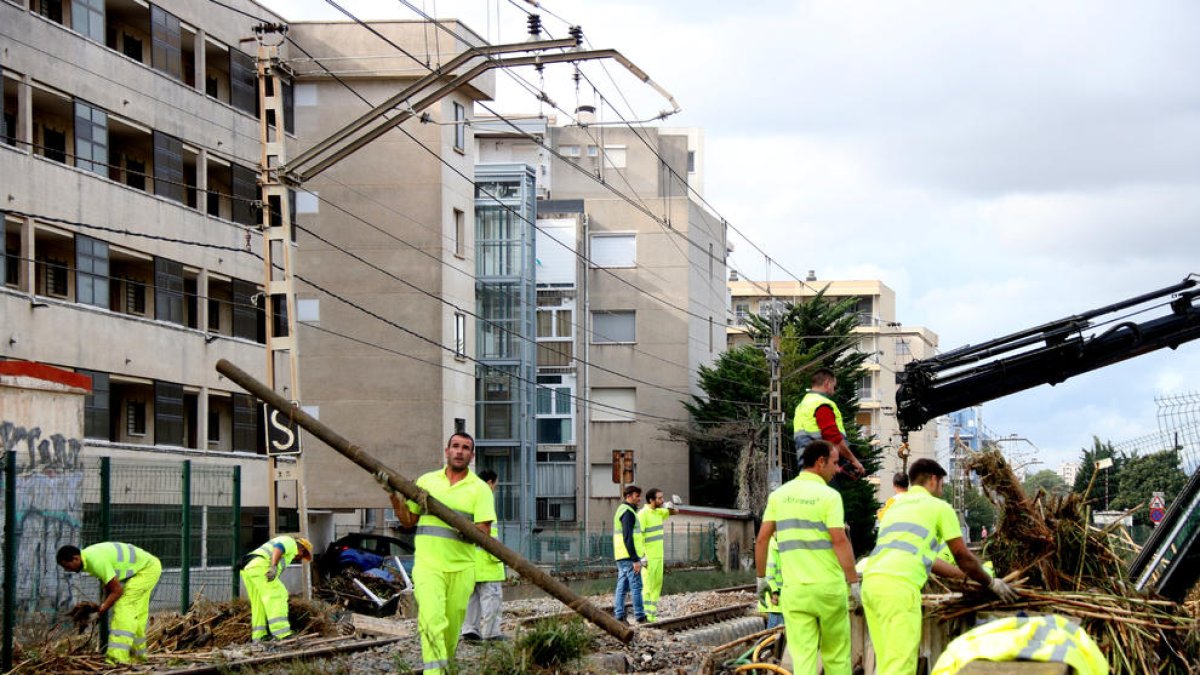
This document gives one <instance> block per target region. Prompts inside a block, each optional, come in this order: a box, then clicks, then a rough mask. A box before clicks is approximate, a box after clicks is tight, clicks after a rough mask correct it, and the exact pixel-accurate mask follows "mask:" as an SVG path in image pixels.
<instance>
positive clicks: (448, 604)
mask: <svg viewBox="0 0 1200 675" xmlns="http://www.w3.org/2000/svg"><path fill="white" fill-rule="evenodd" d="M412 581H413V599H414V600H416V601H417V629H418V630H419V631H421V661H422V664H421V670H422V672H424V673H425V675H441V673H443V672H444V671H445V669H446V667H447V666H448V665H449V663H450V661H452V660H453V659H454V653H455V651H457V650H458V633H459V631H460V630H461V629H462V624H463V617H465V616H466V614H467V603H468V602H470V600H471V592H472V591H473V590H475V567H474V566H472V567H468V568H466V569H464V570H462V571H459V572H447V571H445V570H441V569H437V568H436V567H430V566H428V565H422V564H421V563H420V561H417V564H416V566H414V567H413V573H412Z"/></svg>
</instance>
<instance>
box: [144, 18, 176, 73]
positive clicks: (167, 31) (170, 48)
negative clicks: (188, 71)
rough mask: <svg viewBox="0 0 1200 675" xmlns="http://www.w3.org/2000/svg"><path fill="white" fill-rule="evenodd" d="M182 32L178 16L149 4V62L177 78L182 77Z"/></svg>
mask: <svg viewBox="0 0 1200 675" xmlns="http://www.w3.org/2000/svg"><path fill="white" fill-rule="evenodd" d="M182 47H183V32H182V31H181V30H180V27H179V17H177V16H175V15H174V14H172V13H170V12H168V11H166V10H165V9H163V8H161V7H158V6H156V5H150V64H151V65H152V66H154V69H155V70H158V71H161V72H164V73H166V74H167V75H170V76H171V77H174V78H175V79H177V80H182V79H183V49H182Z"/></svg>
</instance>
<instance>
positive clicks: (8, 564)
mask: <svg viewBox="0 0 1200 675" xmlns="http://www.w3.org/2000/svg"><path fill="white" fill-rule="evenodd" d="M16 594H17V451H16V450H9V451H8V452H6V453H4V655H3V659H4V664H3V666H4V667H3V670H4V672H6V673H7V672H8V671H10V670H12V667H13V624H14V621H15V620H16V614H17V611H16V609H17V599H16Z"/></svg>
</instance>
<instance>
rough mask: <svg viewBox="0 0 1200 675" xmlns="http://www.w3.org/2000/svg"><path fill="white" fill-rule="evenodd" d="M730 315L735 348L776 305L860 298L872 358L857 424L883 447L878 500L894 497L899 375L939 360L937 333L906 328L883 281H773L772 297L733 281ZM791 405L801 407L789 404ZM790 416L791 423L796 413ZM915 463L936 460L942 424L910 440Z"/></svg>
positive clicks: (862, 345) (863, 346) (862, 341)
mask: <svg viewBox="0 0 1200 675" xmlns="http://www.w3.org/2000/svg"><path fill="white" fill-rule="evenodd" d="M728 286H729V294H730V311H731V313H730V317H729V326H728V328H727V333H728V339H729V346H730V347H734V346H738V345H742V344H748V343H750V342H751V338H750V336H749V335H748V334H747V333H746V329H745V323H746V319H747V317H749V315H750V314H752V313H753V314H758V315H760V316H767V315H768V313H769V312H770V308H771V303H772V302H782V303H788V304H796V303H802V302H804V301H805V299H807V298H811V297H813V296H814V295H816V294H817V293H818V292H819V291H821V290H822V289H824V290H825V297H827V298H830V299H832V300H835V301H836V300H842V299H845V298H854V299H855V303H856V304H855V308H854V311H855V312H856V313H857V314H858V317H859V325H858V327H856V328H855V329H854V332H855V333H856V334H857V335H858V336H859V341H858V350H859V351H861V352H863V353H866V354H868V355H869V358H868V359H867V362H866V363H865V364H864V367H865V368H866V371H867V372H866V373H865V374H864V375H863V377H862V379H861V380H860V381H859V382H858V399H859V412H858V417H857V418H856V419H855V420H854V422H855V423H857V424H858V425H859V427H860V428H861V429H862V431H863V435H864V436H867V437H874V438H875V439H876V440H877V441H879V444H880V446H881V447H882V449H883V468H882V469H881V470H880V471H879V472H878V473H877V474H876V475H875V476H873V477H872V479H873V480H875V481H877V485H878V497H879V498H881V499H886V498H887V497H890V496H891V495H892V494H893V492H894V491H893V489H892V481H891V476H892V474H894V473H895V472H896V471H899V470H900V468H901V461H900V459H899V458H898V457H897V455H896V450H897V449H898V448H899V447H900V443H901V441H900V429H899V425H898V424H897V421H896V407H895V406H896V373H897V372H899V371H900V370H902V369H903V368H904V366H905V365H906V364H908V363H909V362H911V361H913V360H915V359H923V358H926V357H929V356H933V355H934V354H935V353H936V351H937V335H936V334H935V333H933V332H932V331H930V330H929V329H927V328H923V327H920V326H903V325H901V324H900V322H899V321H898V320H897V318H896V294H895V291H893V290H892V289H891V288H889V287H888V286H887V285H886V284H884V283H883V282H882V281H877V280H859V281H854V280H818V279H816V278H815V276H813V275H812V274H811V273H810V274H809V278H808V279H807V280H806V281H804V282H799V281H773V282H771V284H770V290H771V294H770V295H768V294H767V292H766V289H765V288H764V287H763V286H764V285H763V284H761V283H756V282H751V281H745V280H738V279H733V278H731V279H730V281H729V283H728ZM784 403H785V406H786V405H793V406H794V405H795V402H787V401H785V402H784ZM787 412H788V413H789V419H790V411H787ZM908 444H909V449H910V451H911V456H910V457H909V462H910V463H911V462H912V461H913V460H916V459H918V458H921V457H929V458H934V457H935V454H936V451H937V425H936V424H932V423H931V424H927V425H925V427H924V428H923V429H921V430H920V431H915V432H912V433H911V434H910V435H909V439H908Z"/></svg>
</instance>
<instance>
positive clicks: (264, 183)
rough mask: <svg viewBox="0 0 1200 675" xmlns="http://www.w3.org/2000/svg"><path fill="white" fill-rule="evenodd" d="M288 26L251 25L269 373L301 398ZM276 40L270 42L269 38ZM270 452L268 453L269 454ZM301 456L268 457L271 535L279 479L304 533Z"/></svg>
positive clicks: (271, 380)
mask: <svg viewBox="0 0 1200 675" xmlns="http://www.w3.org/2000/svg"><path fill="white" fill-rule="evenodd" d="M286 32H287V26H285V25H282V24H259V25H258V26H255V28H254V36H255V39H257V40H258V111H259V113H258V119H259V136H260V140H261V141H262V155H261V157H260V158H259V164H258V169H259V176H258V184H259V187H260V188H261V189H262V204H261V207H262V208H261V209H260V213H261V217H262V220H261V223H260V224H261V226H262V231H263V270H264V274H265V276H264V279H265V280H264V282H263V291H264V293H265V295H264V303H263V304H264V311H265V314H266V337H267V373H266V374H267V377H266V382H267V386H269V387H270V388H271V389H272V390H278V384H279V380H282V381H283V382H285V383H286V384H285V387H284V391H285V392H286V398H288V399H289V400H291V401H292V403H293V405H297V406H298V405H299V402H300V400H301V399H300V371H299V358H300V354H299V349H298V348H299V340H298V339H297V336H296V285H295V277H294V271H293V265H294V261H293V260H292V257H293V256H292V254H293V253H294V248H295V239H294V237H293V236H294V231H293V229H292V216H293V214H292V204H291V200H290V199H289V198H288V187H287V186H286V185H285V184H284V183H283V181H282V180H281V177H280V175H279V174H278V172H277V171H276V170H275V169H276V168H277V167H279V166H281V165H283V164H285V163H286V162H287V148H286V145H285V136H284V117H283V116H284V105H283V83H284V77H288V79H290V72H288V71H287V69H286V66H284V64H283V63H282V61H281V60H280V57H279V45H280V43H281V42H282V38H283V35H284V34H285V33H286ZM272 35H277V36H279V41H278V42H274V43H270V42H269V41H268V36H272ZM268 454H269V453H268ZM304 478H305V476H304V459H303V457H302V456H301V455H296V463H295V466H294V468H293V467H289V468H288V469H285V470H280V469H279V467H278V466H277V465H276V459H275V457H273V456H271V457H268V458H267V495H268V500H269V501H268V509H267V514H268V515H267V523H268V528H269V536H272V537H274V536H276V535H277V534H278V533H279V504H278V499H279V483H281V482H283V481H289V482H294V483H295V489H296V493H295V496H296V506H297V508H298V510H299V520H300V523H299V525H300V527H299V530H300V536H302V537H306V538H307V537H308V499H307V495H306V491H305V480H304ZM303 577H304V585H303V588H304V597H305V598H308V597H310V596H311V593H312V588H311V584H310V583H309V575H308V574H304V575H303Z"/></svg>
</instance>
